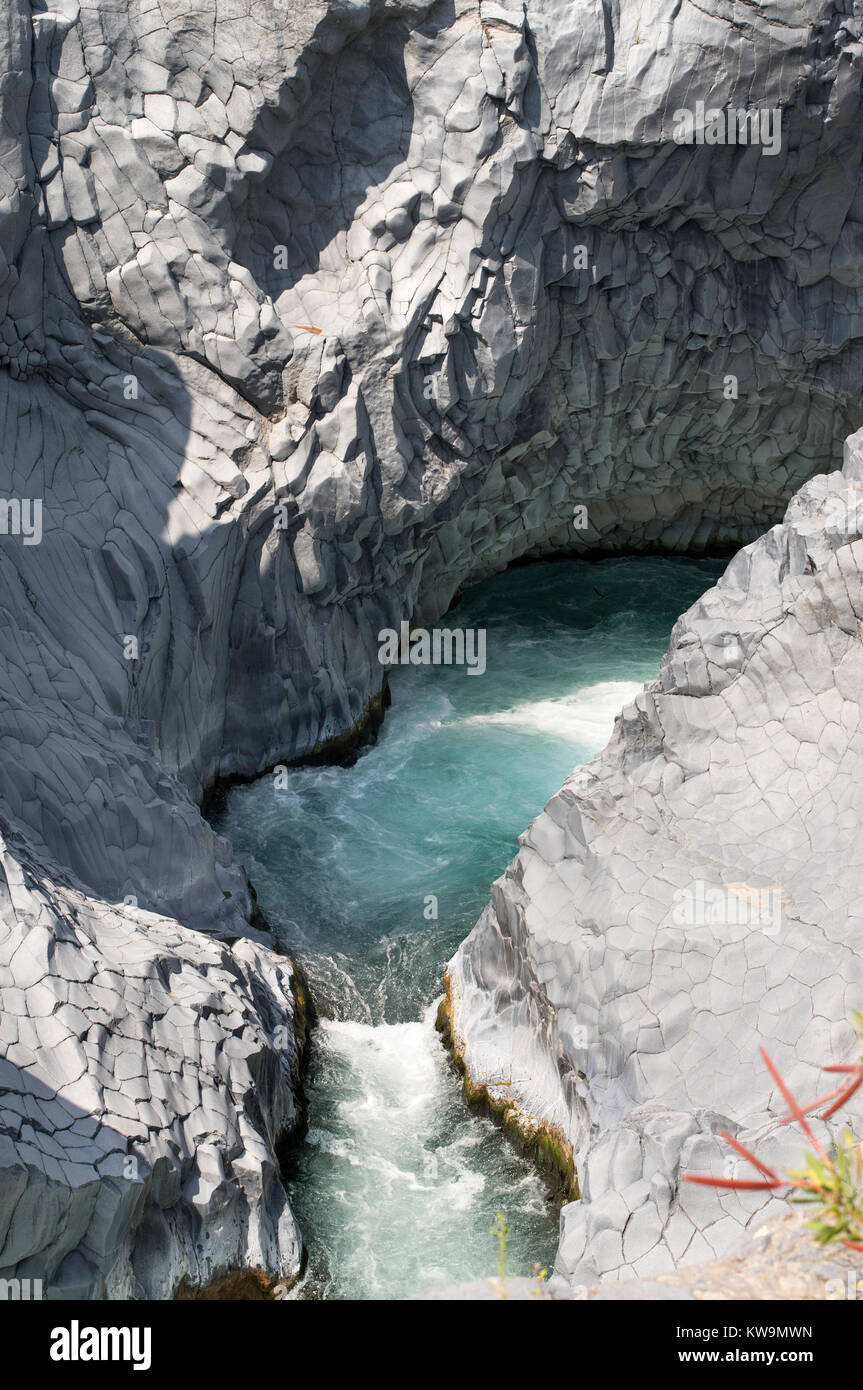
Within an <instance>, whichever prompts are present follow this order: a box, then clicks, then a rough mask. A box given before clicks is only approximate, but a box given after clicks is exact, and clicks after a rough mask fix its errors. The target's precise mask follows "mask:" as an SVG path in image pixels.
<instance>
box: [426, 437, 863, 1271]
mask: <svg viewBox="0 0 863 1390" xmlns="http://www.w3.org/2000/svg"><path fill="white" fill-rule="evenodd" d="M861 536H863V433H861V434H858V435H855V436H853V437H852V439H851V440H850V441H849V446H848V454H847V459H846V463H845V468H844V471H843V472H839V473H833V474H830V475H822V476H819V477H817V478H814V479H813V480H812V481H811V482H809V483H808V484H806V485H805V486H804V487H803V488H802V489H801V491H800V492H799V493H798V494H797V496H796V497H795V498H794V499H793V501H792V502H791V504H790V506H789V508H788V512H787V514H786V518H785V521H784V522H783V523H782V524H781V525H779V526H776V527H774V528H773V529H772V530H771V531H769V532H768V533H767V534H766V535H765V536H764V537H762V538H761V539H760V540H758V541H756V542H755V543H754V544H753V545H751V546H748V547H746V548H745V549H744V550H741V551H740V552H739V553H738V555H737V556H736V557H735V558H734V560H733V561H732V563H731V564H730V565H729V567H728V569H727V571H726V572H725V574H724V575H723V577H722V579H721V580H720V581H719V583H718V585H717V586H716V587H715V588H714V589H711V590H710V591H709V592H708V593H707V594H705V596H704V597H703V598H702V599H701V600H699V602H698V603H696V604H695V605H694V607H693V608H691V609H690V610H689V611H688V612H687V613H686V614H684V615H683V617H682V618H680V619H679V621H678V623H677V624H676V626H675V628H674V632H673V633H672V639H671V646H670V648H669V651H668V653H667V655H666V657H665V658H664V660H663V662H662V667H661V672H660V676H659V679H658V680H657V681H655V682H653V683H652V684H650V685H648V686H646V687H645V689H644V692H643V693H642V694H641V695H639V696H637V698H636V700H635V701H634V703H633V704H631V705H629V706H627V707H626V708H625V709H624V710H623V712H622V713H621V714H620V716H619V717H618V719H617V722H616V725H615V733H614V737H613V738H612V740H611V742H610V743H609V745H608V747H607V748H606V750H605V751H604V752H603V753H602V754H600V756H599V757H598V758H596V759H594V761H593V762H592V763H589V764H588V765H586V766H585V767H583V768H581V769H579V770H577V771H576V772H574V773H573V774H572V776H571V777H570V778H569V779H568V781H567V782H566V783H565V784H564V786H563V788H562V789H561V791H560V792H559V793H558V795H557V796H556V797H554V798H553V799H552V800H551V801H550V802H549V803H548V805H547V806H546V808H545V810H544V811H543V813H542V815H541V816H539V817H538V818H537V820H535V821H534V822H533V824H532V825H531V827H530V828H529V830H528V831H527V832H526V833H525V835H524V836H523V837H522V848H521V850H520V852H519V855H518V857H517V859H516V860H515V861H514V862H513V864H512V865H510V867H509V869H508V870H507V871H506V874H505V875H504V876H503V878H502V879H500V880H499V881H498V882H497V883H496V884H495V886H494V889H493V891H492V902H491V904H490V906H489V907H488V909H487V910H486V912H485V914H484V915H483V917H482V918H481V919H480V921H479V922H478V923H477V925H476V927H475V928H474V931H473V932H472V933H471V935H470V937H469V938H468V939H467V941H466V942H465V943H464V945H463V946H462V947H461V949H460V951H459V953H458V954H457V956H456V957H455V959H454V960H453V961H452V962H451V964H450V966H449V970H448V1013H449V1019H450V1026H451V1030H452V1037H453V1042H454V1045H455V1048H456V1051H457V1053H458V1055H459V1056H460V1058H461V1059H462V1061H463V1063H464V1065H465V1066H466V1068H467V1072H468V1075H469V1078H470V1081H471V1083H472V1084H473V1085H474V1086H477V1087H484V1088H486V1089H487V1090H488V1092H489V1095H490V1098H491V1099H492V1101H494V1102H496V1103H497V1104H498V1105H503V1104H505V1106H506V1107H507V1111H508V1114H507V1118H508V1120H509V1122H510V1123H511V1124H513V1125H515V1126H517V1127H521V1128H522V1129H524V1130H525V1131H526V1132H527V1133H530V1132H532V1131H534V1130H535V1129H536V1128H537V1127H538V1126H545V1127H546V1128H547V1129H548V1130H550V1131H551V1132H552V1133H554V1134H556V1135H557V1136H558V1137H559V1140H560V1141H562V1143H563V1144H564V1145H565V1146H566V1147H567V1151H569V1150H571V1151H572V1153H573V1154H574V1160H575V1167H576V1170H577V1173H578V1177H579V1185H580V1189H581V1200H580V1201H579V1202H576V1203H573V1204H572V1205H570V1206H569V1207H566V1208H565V1209H564V1219H563V1226H562V1241H561V1248H560V1253H559V1256H558V1266H557V1272H558V1274H559V1275H560V1276H561V1277H562V1278H564V1279H565V1280H567V1281H568V1282H570V1283H574V1284H584V1285H586V1284H589V1283H592V1282H593V1281H594V1280H595V1279H597V1278H620V1277H626V1276H628V1275H631V1274H633V1273H634V1274H636V1275H639V1276H642V1277H644V1276H653V1275H656V1274H661V1273H665V1272H667V1271H668V1270H671V1269H673V1268H674V1267H675V1266H676V1265H678V1264H680V1263H688V1262H691V1261H693V1260H698V1259H703V1258H710V1257H711V1256H715V1255H722V1254H724V1253H725V1252H726V1251H727V1250H728V1249H729V1247H730V1246H731V1245H732V1244H733V1243H734V1241H735V1240H736V1239H737V1238H739V1234H740V1226H741V1225H746V1224H749V1223H751V1222H752V1221H753V1220H754V1219H755V1218H756V1217H758V1216H760V1213H761V1210H762V1208H764V1207H765V1205H766V1204H767V1203H768V1202H769V1201H770V1200H771V1199H770V1197H769V1194H768V1195H767V1196H765V1194H764V1193H753V1194H748V1193H740V1192H732V1193H726V1194H719V1193H717V1192H716V1191H715V1190H714V1189H712V1188H705V1187H701V1186H691V1185H687V1184H685V1183H684V1182H682V1181H681V1179H682V1176H683V1174H684V1173H686V1172H690V1173H705V1174H713V1175H716V1176H719V1177H736V1178H743V1177H752V1176H753V1173H752V1170H751V1169H750V1168H748V1165H747V1164H746V1162H745V1161H744V1160H743V1159H740V1158H737V1157H736V1155H735V1154H733V1152H732V1151H731V1150H730V1149H729V1148H728V1147H727V1146H725V1145H724V1144H723V1143H722V1142H721V1141H720V1140H719V1139H718V1138H717V1137H716V1136H717V1132H718V1131H719V1130H725V1131H727V1132H730V1133H731V1134H732V1135H733V1136H735V1137H737V1138H738V1139H739V1140H740V1141H742V1142H743V1143H744V1144H747V1145H748V1146H749V1147H750V1148H751V1149H752V1148H754V1149H755V1151H756V1152H757V1153H758V1154H759V1156H761V1157H762V1160H766V1161H767V1162H768V1163H770V1164H772V1165H773V1166H774V1167H778V1168H779V1169H780V1170H781V1168H782V1167H783V1166H786V1167H787V1166H791V1167H795V1166H799V1162H800V1158H801V1145H802V1143H803V1142H804V1141H803V1140H802V1136H801V1135H800V1133H799V1131H797V1130H796V1128H791V1129H789V1128H788V1126H787V1125H786V1124H785V1123H784V1117H785V1116H786V1115H787V1113H788V1107H787V1105H786V1103H785V1101H784V1100H783V1098H782V1096H781V1094H780V1093H779V1091H778V1090H777V1088H776V1087H775V1085H774V1084H773V1083H772V1082H771V1080H770V1077H769V1074H768V1073H767V1071H766V1070H765V1068H764V1066H763V1063H762V1062H761V1060H760V1058H759V1048H760V1047H763V1048H764V1049H765V1050H766V1051H767V1052H768V1054H769V1055H770V1056H771V1058H772V1059H773V1061H774V1063H775V1064H776V1065H777V1066H778V1068H779V1071H780V1073H782V1074H783V1076H784V1077H785V1079H786V1082H787V1083H788V1084H789V1086H790V1088H791V1090H792V1092H793V1093H794V1094H795V1095H798V1096H799V1097H802V1098H804V1100H806V1101H808V1100H811V1099H814V1098H815V1097H817V1096H819V1095H822V1094H823V1093H824V1091H825V1089H830V1088H829V1086H825V1084H824V1081H825V1078H824V1077H823V1075H822V1074H821V1068H822V1067H824V1066H827V1065H829V1064H833V1063H844V1062H848V1061H853V1060H855V1058H856V1049H857V1048H859V1042H857V1041H856V1040H855V1037H854V1034H853V1032H852V1030H851V1028H850V1027H849V1026H848V1021H849V1016H850V1013H851V1012H852V1011H853V1010H859V1009H860V1006H861V1002H863V912H861V906H863V899H861V882H863V859H861V850H860V846H859V833H858V830H859V821H860V815H861V810H863V806H861V793H860V778H859V772H858V760H859V757H860V754H861V750H863V743H861V727H860V698H861V690H863V647H861V636H863V579H861V571H863V539H861ZM507 1068H509V1071H507V1070H506V1069H507ZM503 1075H513V1076H515V1077H516V1078H517V1080H516V1081H515V1082H513V1084H512V1086H508V1087H507V1088H506V1089H505V1090H503V1089H502V1088H501V1085H500V1079H501V1077H502V1076H503ZM861 1117H863V1108H861V1107H860V1105H859V1104H858V1105H857V1108H856V1111H854V1110H851V1111H849V1112H848V1118H851V1119H854V1120H856V1123H857V1124H858V1125H859V1122H860V1119H861ZM844 1118H845V1117H844V1116H841V1117H839V1119H841V1120H843V1122H844ZM838 1122H839V1121H838V1120H837V1121H836V1122H834V1123H838ZM729 1159H730V1160H731V1162H730V1164H729Z"/></svg>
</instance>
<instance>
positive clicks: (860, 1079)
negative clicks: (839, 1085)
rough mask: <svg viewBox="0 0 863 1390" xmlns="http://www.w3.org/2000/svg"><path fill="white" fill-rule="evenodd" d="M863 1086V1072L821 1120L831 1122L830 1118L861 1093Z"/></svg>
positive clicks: (825, 1112) (826, 1111)
mask: <svg viewBox="0 0 863 1390" xmlns="http://www.w3.org/2000/svg"><path fill="white" fill-rule="evenodd" d="M861 1086H863V1071H861V1073H860V1075H859V1076H858V1078H857V1080H856V1081H855V1082H853V1083H852V1085H850V1086H848V1087H846V1089H845V1091H844V1092H843V1094H842V1095H841V1096H840V1097H839V1099H838V1100H837V1101H836V1102H835V1103H834V1104H833V1105H831V1106H830V1109H829V1110H825V1111H824V1114H823V1115H822V1116H821V1119H822V1120H829V1119H830V1116H831V1115H835V1114H836V1111H837V1110H841V1108H842V1106H843V1105H845V1104H846V1103H847V1102H848V1101H849V1100H850V1099H851V1097H852V1096H853V1095H854V1092H855V1091H859V1089H860V1087H861Z"/></svg>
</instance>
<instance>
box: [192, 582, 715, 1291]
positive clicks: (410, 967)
mask: <svg viewBox="0 0 863 1390" xmlns="http://www.w3.org/2000/svg"><path fill="white" fill-rule="evenodd" d="M722 568H723V563H722V562H717V561H707V560H676V559H675V560H672V559H655V558H651V559H638V558H629V559H616V560H608V561H604V562H603V563H601V564H595V565H588V564H585V563H582V562H577V561H561V562H555V563H553V564H543V565H532V566H526V567H521V568H516V569H512V570H509V571H507V573H506V574H504V575H501V576H499V577H497V578H495V579H491V580H488V581H487V582H486V583H484V584H482V585H479V586H477V587H476V588H475V589H472V590H471V591H470V592H469V593H468V595H467V596H466V597H465V598H464V600H463V601H462V602H461V603H460V604H459V605H458V606H457V607H456V608H454V609H453V610H451V612H450V613H449V614H448V615H447V618H446V626H448V627H450V628H453V627H464V628H480V627H481V628H485V630H486V648H487V656H486V661H487V668H486V671H485V673H484V674H483V675H469V674H468V673H467V670H466V669H465V668H464V667H455V666H438V667H431V666H429V667H422V666H418V667H397V668H395V669H394V670H393V672H392V674H391V678H390V688H391V691H392V707H391V709H390V710H389V711H388V713H387V717H386V721H385V723H384V726H383V729H382V732H381V736H380V738H379V740H378V742H377V744H376V745H375V746H374V747H372V748H369V749H367V750H365V751H364V752H363V753H362V755H361V756H360V758H359V759H358V761H357V763H356V764H355V766H353V767H351V768H340V767H324V768H298V769H292V770H291V771H290V772H289V774H288V784H287V786H286V787H284V788H278V789H277V788H276V786H275V785H274V779H273V778H272V777H264V778H261V779H260V780H258V781H257V782H254V783H251V784H249V785H247V786H242V787H235V788H233V789H232V790H231V791H230V792H229V794H228V797H227V802H226V806H225V809H224V810H223V812H222V813H221V814H220V816H219V818H218V822H217V825H218V829H219V830H220V831H221V832H222V833H223V834H225V835H227V836H228V837H229V838H230V839H231V840H232V842H233V844H234V846H235V848H236V851H237V853H238V855H239V856H240V857H241V858H242V859H243V861H244V862H245V864H246V867H247V868H248V871H249V874H250V876H251V878H252V881H253V883H254V885H255V888H256V890H257V893H258V899H259V902H260V905H261V908H262V910H263V912H264V913H265V915H266V916H267V918H268V919H269V921H270V923H271V924H272V926H273V928H274V930H275V931H276V932H277V933H278V935H279V937H280V940H281V941H282V942H283V943H284V945H285V947H286V948H287V949H289V950H290V952H291V953H292V954H293V955H294V956H296V957H297V958H298V959H299V960H300V961H301V962H302V964H303V966H304V968H305V970H306V972H307V974H308V976H309V980H310V983H311V987H312V993H313V995H314V998H315V1002H316V1006H317V1009H318V1013H319V1015H320V1022H319V1024H318V1025H317V1027H316V1029H315V1032H314V1035H313V1043H312V1049H311V1060H310V1066H309V1072H308V1076H307V1086H306V1089H307V1096H308V1102H309V1133H308V1138H307V1141H306V1143H305V1144H304V1145H303V1147H302V1149H301V1151H300V1153H299V1154H298V1157H297V1161H296V1172H295V1174H294V1176H293V1180H292V1182H291V1200H292V1203H293V1206H294V1210H295V1212H296V1214H297V1218H298V1220H299V1223H300V1226H301V1229H302V1231H303V1234H304V1237H305V1239H306V1243H307V1246H308V1249H309V1263H308V1271H307V1274H306V1276H305V1279H304V1281H303V1283H302V1285H301V1287H300V1290H299V1295H300V1296H305V1297H313V1298H337V1299H345V1298H386V1299H397V1298H405V1297H410V1296H411V1294H413V1293H416V1292H419V1291H421V1290H422V1289H424V1288H428V1287H429V1286H431V1285H432V1284H435V1283H438V1282H455V1281H463V1280H468V1279H475V1278H479V1277H482V1276H485V1275H488V1274H490V1273H493V1272H494V1269H495V1263H496V1255H497V1245H496V1240H495V1237H494V1236H493V1235H492V1233H491V1226H492V1224H493V1222H494V1219H495V1214H496V1212H498V1211H502V1212H503V1213H504V1216H505V1218H506V1222H507V1228H508V1232H509V1234H508V1241H507V1252H508V1268H509V1271H510V1272H511V1273H513V1274H526V1273H529V1272H530V1270H531V1269H532V1268H533V1267H534V1266H535V1265H538V1266H550V1264H551V1262H552V1260H553V1257H554V1250H555V1246H556V1242H557V1227H558V1215H557V1212H556V1211H555V1210H554V1208H553V1207H552V1206H550V1204H549V1203H548V1202H547V1200H546V1196H545V1193H544V1190H543V1187H542V1184H541V1183H540V1181H539V1179H538V1178H537V1176H536V1175H535V1173H534V1172H533V1171H532V1169H531V1168H530V1166H529V1165H527V1164H526V1163H525V1162H524V1161H522V1160H521V1159H520V1158H519V1157H518V1156H517V1155H516V1154H515V1153H514V1151H513V1150H512V1149H511V1147H510V1146H509V1145H508V1144H507V1143H506V1142H505V1140H504V1139H503V1138H502V1136H501V1134H500V1132H499V1131H498V1130H497V1129H496V1128H495V1127H494V1126H493V1125H492V1124H491V1123H490V1122H489V1121H487V1120H483V1119H479V1118H477V1117H476V1116H475V1115H474V1114H472V1113H471V1112H469V1110H468V1109H467V1106H466V1104H465V1102H464V1100H463V1098H462V1095H461V1091H460V1086H459V1082H458V1079H457V1077H456V1076H455V1074H454V1072H453V1069H452V1068H451V1066H450V1064H449V1062H448V1060H447V1057H446V1054H445V1053H444V1051H443V1049H442V1047H441V1045H440V1043H439V1041H438V1039H437V1035H436V1034H435V1032H434V1028H433V1017H434V1000H435V998H436V997H437V996H439V995H440V991H441V985H440V980H441V972H442V970H443V967H444V965H445V963H446V961H447V960H448V958H449V957H450V956H451V955H452V954H453V952H454V951H455V949H456V947H457V946H458V944H459V942H460V941H462V940H463V939H464V937H465V936H466V935H467V933H468V932H469V931H470V929H471V927H472V926H473V924H474V922H475V921H476V919H477V917H478V916H479V914H480V912H481V911H482V909H483V907H484V906H485V903H486V901H487V899H488V890H489V885H490V883H491V882H492V880H493V879H494V878H496V877H497V876H498V875H499V874H500V873H501V872H502V871H503V869H504V868H505V867H506V865H507V863H508V862H509V860H510V859H511V858H512V856H513V854H514V853H515V851H516V849H517V837H518V835H519V833H520V832H521V831H522V830H524V829H525V827H526V826H527V824H528V823H529V821H530V820H531V819H532V818H533V817H534V816H535V815H536V814H537V813H538V812H539V811H540V810H541V809H542V807H543V805H544V804H545V802H546V801H547V800H548V798H549V797H550V796H551V795H553V793H554V792H555V791H556V790H557V788H558V787H559V786H560V784H561V783H562V781H563V780H564V778H565V777H566V776H567V775H568V773H569V772H571V771H572V769H573V767H575V766H576V765H577V764H578V763H580V762H583V761H585V760H586V759H588V758H589V757H591V756H592V755H593V754H594V753H595V752H597V751H598V750H599V749H600V748H601V747H603V745H604V744H605V742H606V741H607V739H608V736H609V734H610V733H611V729H612V725H613V721H614V715H615V714H616V713H617V711H618V710H619V709H620V707H621V705H622V704H623V703H625V702H626V700H628V699H629V698H631V696H632V695H633V694H634V693H635V692H636V691H637V690H638V689H639V688H640V686H641V684H642V683H643V682H644V681H645V680H649V679H652V678H653V677H654V676H655V674H656V670H657V666H658V661H659V658H660V656H661V655H662V653H663V652H664V650H665V648H666V646H667V642H668V635H669V632H670V629H671V626H672V624H673V622H674V621H675V619H676V618H677V617H678V615H679V614H680V613H681V612H683V610H684V609H686V608H687V607H688V606H689V605H690V604H691V603H692V602H693V601H694V600H695V599H696V598H697V597H698V596H699V595H700V594H701V593H703V592H704V590H705V589H707V588H709V587H710V585H711V584H712V583H713V582H714V581H715V579H716V577H717V576H718V575H719V573H721V571H722Z"/></svg>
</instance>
